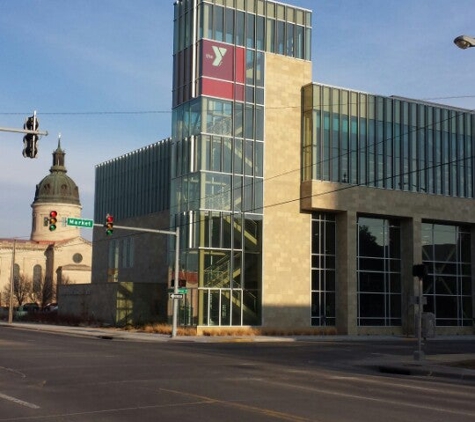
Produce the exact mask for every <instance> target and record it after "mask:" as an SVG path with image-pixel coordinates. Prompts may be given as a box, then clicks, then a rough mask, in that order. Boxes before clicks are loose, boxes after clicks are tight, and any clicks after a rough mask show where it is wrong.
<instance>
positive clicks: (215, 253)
mask: <svg viewBox="0 0 475 422" xmlns="http://www.w3.org/2000/svg"><path fill="white" fill-rule="evenodd" d="M310 21H311V14H310V12H309V11H305V10H302V9H297V8H292V7H290V6H286V5H283V4H279V3H273V2H270V1H263V0H246V1H244V0H219V1H216V0H215V1H211V0H210V1H205V0H194V1H193V0H183V1H177V2H176V3H175V22H174V28H175V31H174V81H173V123H172V139H173V150H172V163H173V164H172V169H171V174H172V187H171V192H172V196H171V216H172V226H173V227H176V226H179V227H181V239H182V240H181V245H182V247H181V249H182V251H181V254H180V262H181V268H180V279H181V280H183V281H182V284H185V285H186V287H187V289H188V292H189V293H187V297H186V300H185V302H186V303H187V305H186V306H189V307H190V309H193V311H192V312H193V315H192V317H191V318H187V320H188V322H189V321H192V323H193V324H198V325H224V326H226V325H259V324H260V320H261V309H260V308H261V282H262V268H261V267H262V264H261V262H262V256H261V252H262V220H263V209H262V207H263V162H264V161H263V160H264V75H265V52H266V51H271V52H275V53H279V54H283V55H288V56H291V57H295V58H300V59H309V58H310V38H311V33H310V30H311V28H310ZM170 246H171V248H170V262H173V258H172V257H173V254H174V252H173V245H172V244H171V245H170ZM188 304H189V305H188ZM190 312H191V311H190Z"/></svg>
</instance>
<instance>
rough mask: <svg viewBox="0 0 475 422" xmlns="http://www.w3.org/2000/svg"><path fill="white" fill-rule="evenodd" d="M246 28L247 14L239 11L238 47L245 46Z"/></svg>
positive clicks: (237, 25) (237, 23)
mask: <svg viewBox="0 0 475 422" xmlns="http://www.w3.org/2000/svg"><path fill="white" fill-rule="evenodd" d="M244 28H245V14H244V12H240V11H238V12H237V14H236V27H235V31H236V45H240V46H244Z"/></svg>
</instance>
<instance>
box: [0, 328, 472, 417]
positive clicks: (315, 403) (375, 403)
mask: <svg viewBox="0 0 475 422" xmlns="http://www.w3.org/2000/svg"><path fill="white" fill-rule="evenodd" d="M427 347H428V348H433V349H434V350H433V352H434V353H436V352H437V349H440V350H441V352H442V351H444V353H448V352H450V351H451V350H453V351H454V352H455V351H457V353H461V352H463V350H462V349H463V348H466V349H467V353H469V352H473V345H472V344H470V343H468V342H460V343H457V342H454V341H450V342H434V344H430V345H428V346H427ZM413 349H414V342H412V341H408V342H404V341H398V342H391V341H384V342H381V343H379V342H364V341H362V342H357V341H348V342H341V341H340V342H331V341H326V342H305V341H302V342H300V341H299V342H270V343H256V342H228V343H225V342H218V343H200V342H186V341H179V342H173V341H171V342H163V341H162V342H156V343H154V342H139V341H136V342H135V341H134V342H131V341H115V340H105V339H99V338H85V337H76V336H68V335H57V334H50V333H44V332H35V331H24V330H15V329H10V328H8V327H0V421H55V422H56V421H61V422H62V421H74V422H76V421H78V422H79V421H81V422H84V421H86V422H89V421H114V422H121V421H140V422H147V421H160V422H168V421H206V422H213V421H220V422H223V421H226V422H234V421H239V422H243V421H245V422H253V421H259V422H260V421H263V422H266V421H318V422H333V421H339V422H345V421H348V422H350V421H351V422H360V421H365V422H392V421H408V420H413V419H414V420H416V421H417V422H437V421H443V422H447V421H450V422H459V421H473V420H475V385H474V384H468V383H463V382H461V381H455V380H451V379H432V378H427V377H405V376H401V375H394V374H393V375H391V374H381V373H379V372H378V371H377V370H376V369H375V367H374V365H373V364H372V363H373V362H374V361H376V360H378V359H380V358H381V357H383V356H385V355H387V354H401V355H405V354H412V352H413Z"/></svg>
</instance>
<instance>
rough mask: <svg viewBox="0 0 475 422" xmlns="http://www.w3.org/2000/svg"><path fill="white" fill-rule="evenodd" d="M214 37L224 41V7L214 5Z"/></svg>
mask: <svg viewBox="0 0 475 422" xmlns="http://www.w3.org/2000/svg"><path fill="white" fill-rule="evenodd" d="M213 23H214V39H215V40H216V41H224V7H220V6H214V22H213Z"/></svg>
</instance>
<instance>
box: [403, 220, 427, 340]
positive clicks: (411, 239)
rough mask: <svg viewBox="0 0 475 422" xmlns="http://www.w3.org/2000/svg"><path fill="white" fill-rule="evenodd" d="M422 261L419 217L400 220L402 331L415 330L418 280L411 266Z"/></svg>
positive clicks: (411, 332) (410, 333) (406, 333)
mask: <svg viewBox="0 0 475 422" xmlns="http://www.w3.org/2000/svg"><path fill="white" fill-rule="evenodd" d="M421 263H422V221H421V219H420V217H415V218H413V219H404V220H402V221H401V288H402V309H401V318H402V332H403V334H405V335H413V334H414V332H415V314H416V311H417V309H416V305H415V304H414V298H415V296H416V294H418V291H419V290H418V289H419V285H418V283H419V280H418V279H417V278H414V277H413V276H412V267H413V265H415V264H421Z"/></svg>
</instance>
